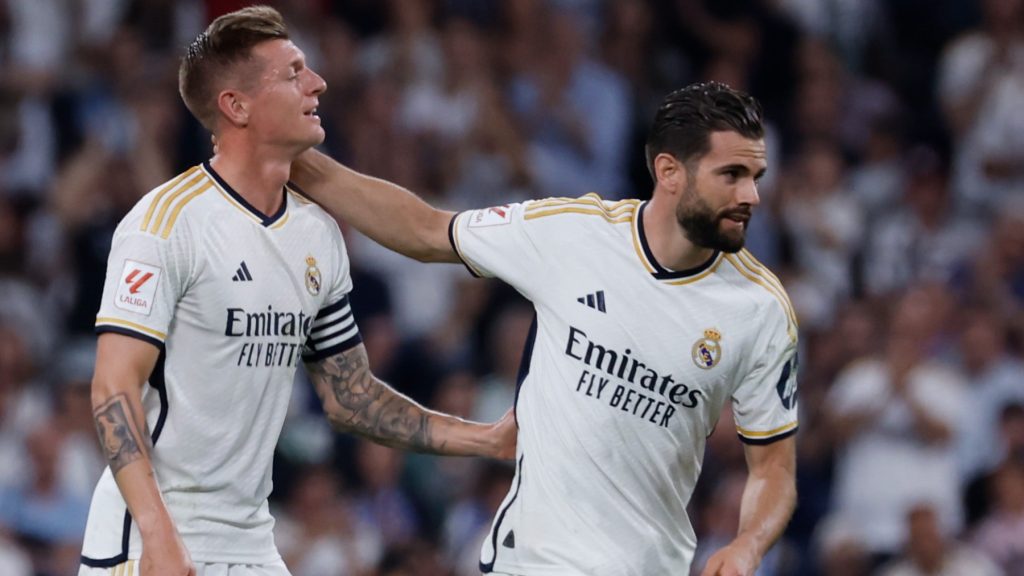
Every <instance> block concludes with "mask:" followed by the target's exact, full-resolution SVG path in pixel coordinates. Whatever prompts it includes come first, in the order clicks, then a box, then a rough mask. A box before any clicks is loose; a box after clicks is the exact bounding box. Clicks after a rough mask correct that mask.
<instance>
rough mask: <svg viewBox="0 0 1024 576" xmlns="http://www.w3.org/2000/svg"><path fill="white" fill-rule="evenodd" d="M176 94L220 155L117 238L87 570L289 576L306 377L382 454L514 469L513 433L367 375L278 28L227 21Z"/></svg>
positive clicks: (265, 19)
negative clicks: (292, 401) (445, 410)
mask: <svg viewBox="0 0 1024 576" xmlns="http://www.w3.org/2000/svg"><path fill="white" fill-rule="evenodd" d="M179 82H180V90H181V95H182V98H183V99H184V101H185V103H186V105H187V106H188V108H189V110H190V111H191V112H192V113H193V114H194V115H195V116H196V117H197V118H198V119H199V121H200V122H202V123H203V125H204V126H205V127H206V128H208V129H209V130H210V131H211V132H213V134H215V135H216V137H217V140H218V151H217V153H216V155H215V156H214V157H213V158H212V159H211V160H210V161H208V162H204V163H203V164H202V165H200V166H196V167H194V168H192V169H190V170H188V171H186V172H185V173H183V174H181V175H180V176H178V177H177V178H174V179H173V180H171V181H170V182H167V183H166V184H164V185H162V186H160V187H158V188H157V189H155V190H153V191H152V192H150V193H149V194H147V195H146V196H145V197H144V198H142V200H140V201H139V203H138V204H137V205H136V206H135V207H134V208H133V209H132V210H131V212H130V213H129V214H128V215H127V216H126V217H125V218H124V220H123V221H122V222H121V223H120V225H119V227H118V229H117V231H116V233H115V235H114V240H113V245H112V248H111V251H110V257H109V261H108V266H107V279H106V285H105V288H104V293H103V301H102V304H101V306H100V311H99V314H98V317H97V319H96V327H97V331H98V332H99V333H100V336H99V344H98V351H97V361H96V373H95V375H94V378H93V388H92V398H93V406H94V417H95V420H96V425H97V430H98V432H99V434H100V438H101V444H102V446H103V448H104V452H105V453H106V456H107V458H108V460H109V464H110V466H109V468H108V469H107V470H106V471H105V472H104V474H103V476H102V478H101V479H100V481H99V484H98V485H97V487H96V491H95V493H94V495H93V501H92V506H91V509H90V512H89V521H88V526H87V528H86V533H85V543H84V547H83V552H82V559H81V562H82V567H81V569H80V572H79V573H80V574H81V575H89V576H92V575H100V574H103V575H107V576H110V575H113V576H128V575H132V576H134V575H136V574H141V575H142V576H157V575H160V576H164V575H168V576H185V575H195V574H199V575H200V576H201V575H203V574H208V575H214V574H216V575H222V574H227V575H231V576H256V575H260V576H287V574H288V570H287V568H286V567H285V565H284V563H283V562H282V561H281V557H280V555H279V554H278V552H277V550H276V548H275V546H274V539H273V534H272V531H271V529H272V527H273V523H274V521H273V518H271V516H270V513H269V511H268V508H267V496H268V495H269V494H270V491H271V487H272V481H271V461H272V458H273V453H274V447H275V445H276V443H277V439H278V436H279V434H280V432H281V427H282V425H283V422H284V418H285V412H286V410H287V407H288V400H289V397H290V395H291V388H292V381H293V378H294V375H295V371H296V369H297V367H298V366H299V364H300V363H304V364H305V366H306V368H307V370H308V372H309V375H310V378H311V380H312V381H313V383H314V385H315V387H316V390H317V392H318V394H319V396H320V398H321V400H322V401H323V406H324V410H325V411H326V413H327V416H328V418H329V420H330V421H331V423H332V424H333V425H334V426H335V428H337V429H338V430H342V431H347V432H353V433H357V434H360V435H363V436H366V437H369V438H370V439H373V440H375V441H378V442H381V443H383V444H388V445H391V446H396V447H401V448H408V449H413V450H417V451H423V452H433V453H444V454H454V455H485V456H494V457H509V458H510V457H511V456H512V452H514V448H513V447H512V446H513V443H514V440H515V424H514V422H513V420H512V417H511V415H509V416H507V417H506V419H505V420H503V421H502V422H500V423H499V424H497V425H482V424H475V423H471V422H465V421H462V420H459V419H457V418H453V417H450V416H447V415H443V414H439V413H435V412H431V411H429V410H426V409H424V408H423V407H421V406H419V405H417V404H415V403H414V402H412V401H411V400H409V399H408V398H406V397H404V396H402V395H400V394H398V393H396V392H395V391H394V390H392V389H391V388H390V387H388V386H387V385H386V384H384V383H383V382H381V381H379V380H377V379H376V378H375V377H374V376H373V375H372V374H371V373H370V371H369V368H368V365H367V357H366V350H365V348H364V347H363V345H362V340H361V338H360V336H359V330H358V327H357V326H356V323H355V320H354V319H353V317H352V312H351V309H350V306H349V300H348V293H349V291H350V290H351V288H352V282H351V278H350V277H349V263H348V259H347V256H346V253H345V246H344V243H343V241H342V237H341V233H340V230H339V229H338V226H337V223H336V222H335V221H334V220H333V219H331V217H330V216H328V215H327V214H326V213H325V212H324V211H323V210H322V209H321V208H319V207H318V206H316V205H314V204H311V203H309V202H308V201H305V200H303V199H301V198H299V197H298V196H297V195H296V194H295V193H294V192H293V191H292V190H291V189H290V188H289V187H288V185H287V180H288V174H289V171H290V167H291V162H292V160H293V159H294V158H295V157H296V156H298V155H299V154H300V153H301V152H302V151H303V150H306V149H308V148H309V147H310V146H313V145H315V144H318V143H320V142H321V141H322V140H323V138H324V132H323V129H322V128H321V127H320V119H319V118H318V117H317V115H316V111H317V110H316V108H317V98H318V96H319V95H320V94H321V93H322V92H323V91H324V89H325V85H324V81H323V79H322V78H321V77H320V76H318V75H317V74H316V73H315V72H313V71H312V70H310V69H309V68H308V67H306V66H305V61H304V58H303V54H302V52H301V51H300V50H299V49H298V48H297V47H296V46H295V45H294V44H293V43H292V42H291V41H289V40H288V33H287V29H286V28H285V25H284V22H283V21H282V20H281V16H280V14H278V13H277V12H276V11H274V10H272V9H270V8H267V7H251V8H246V9H243V10H240V11H238V12H234V13H231V14H228V15H225V16H222V17H220V18H218V19H217V20H215V21H214V22H213V23H212V24H211V25H210V27H209V28H208V29H207V30H206V32H205V33H203V34H201V35H200V36H199V37H198V38H197V39H196V40H195V41H194V42H193V43H192V45H191V46H190V47H189V49H188V53H187V55H186V56H185V57H184V59H183V61H182V64H181V68H180V73H179Z"/></svg>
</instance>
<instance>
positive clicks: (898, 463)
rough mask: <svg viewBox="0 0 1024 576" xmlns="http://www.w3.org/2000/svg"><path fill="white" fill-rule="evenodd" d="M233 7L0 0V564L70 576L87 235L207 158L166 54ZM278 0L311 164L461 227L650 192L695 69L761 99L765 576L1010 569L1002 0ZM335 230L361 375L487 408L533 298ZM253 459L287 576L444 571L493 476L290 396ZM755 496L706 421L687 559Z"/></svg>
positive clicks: (483, 521)
mask: <svg viewBox="0 0 1024 576" xmlns="http://www.w3.org/2000/svg"><path fill="white" fill-rule="evenodd" d="M242 4H243V3H242V2H238V1H236V0H207V1H205V2H203V1H201V0H180V1H174V0H0V574H3V575H4V576H21V575H22V574H39V575H52V576H58V575H66V574H74V573H75V571H76V569H77V557H78V552H79V546H80V537H81V532H82V528H83V526H84V522H85V516H86V513H87V509H88V502H89V496H90V494H91V491H92V488H93V485H94V482H95V479H96V478H97V477H98V474H99V473H100V471H101V469H102V466H103V463H102V457H101V455H100V453H99V451H98V447H97V442H96V440H95V433H94V431H93V427H92V424H91V417H90V409H89V393H88V381H89V378H90V375H91V368H92V366H91V363H92V354H93V349H92V347H93V345H94V344H93V341H94V338H93V336H92V335H91V334H92V332H91V326H92V321H93V317H94V314H95V310H96V309H97V302H98V298H99V294H100V290H101V284H102V279H103V270H104V267H105V259H106V254H107V251H108V249H109V241H110V236H111V234H112V232H113V229H114V226H115V224H116V223H117V221H118V220H119V219H120V217H121V216H122V215H123V214H124V213H125V212H126V211H127V209H128V208H129V207H130V206H131V205H132V204H133V203H134V202H135V201H136V199H137V198H138V197H139V196H140V195H141V194H142V193H144V192H145V191H147V190H149V189H150V188H151V187H153V186H155V185H157V184H159V183H160V182H162V181H164V180H166V179H168V178H169V177H171V176H172V175H174V174H175V173H177V172H179V171H181V170H183V169H185V168H186V167H188V166H190V165H193V164H195V163H197V162H199V161H201V160H203V159H204V158H206V157H207V156H208V155H209V154H210V151H209V142H208V136H207V135H206V134H204V133H203V132H202V130H201V129H200V128H199V127H198V125H197V124H196V123H195V122H194V121H192V120H191V119H190V118H189V117H188V115H187V112H186V110H185V108H184V106H183V105H182V104H181V103H180V100H179V97H178V94H177V89H176V69H177V57H178V55H179V54H180V53H181V51H182V47H183V46H184V45H185V44H186V43H187V42H188V41H189V40H190V39H191V38H193V37H194V35H195V34H197V33H198V32H199V31H200V30H201V29H202V27H203V26H204V25H205V23H206V22H208V21H209V20H210V19H211V18H212V17H214V16H216V15H218V14H221V13H224V12H226V11H229V10H232V9H235V8H237V7H240V6H241V5H242ZM271 4H273V5H275V6H276V7H278V8H279V9H280V10H281V11H282V12H283V13H284V14H285V17H286V20H287V21H288V23H289V25H290V27H291V31H292V35H293V38H294V40H295V42H296V43H297V44H298V45H299V46H300V47H301V48H302V49H303V50H304V51H305V53H306V56H307V59H308V62H309V64H310V65H311V66H312V67H313V68H314V69H315V70H317V71H318V72H319V73H320V74H321V75H323V76H324V78H325V79H326V80H327V83H328V86H329V89H328V91H327V93H326V94H325V95H324V96H323V97H321V106H320V114H321V116H322V117H323V121H324V126H325V128H326V129H327V134H328V136H327V141H326V143H325V144H324V148H325V149H326V150H328V151H329V152H330V153H331V154H332V155H333V156H334V157H336V158H338V159H340V160H341V161H343V162H345V163H347V164H348V165H350V166H353V167H354V168H356V169H358V170H361V171H365V172H368V173H370V174H373V175H375V176H380V177H383V178H387V179H390V180H393V181H396V182H398V183H401V184H403V185H405V186H407V187H409V188H411V189H413V190H416V191H418V192H419V193H421V194H422V195H424V196H425V197H426V198H427V199H428V200H429V201H430V202H432V203H434V204H436V205H439V206H443V207H446V208H451V209H464V208H470V207H482V206H487V205H490V204H495V203H498V204H500V203H506V202H511V201H517V200H522V199H527V198H534V197H543V196H549V195H558V196H576V195H580V194H583V193H585V192H589V191H597V192H599V193H600V194H602V195H604V196H605V197H606V198H618V197H628V196H636V197H646V196H649V194H650V190H651V187H652V186H651V182H650V180H649V177H648V176H647V173H646V170H645V168H644V165H643V161H642V142H643V138H644V135H645V130H646V129H647V126H648V125H649V123H650V120H651V118H652V117H653V111H654V109H655V107H656V105H657V103H658V102H659V100H660V99H661V97H662V96H663V95H664V94H666V93H667V92H668V91H670V90H671V89H673V88H676V87H680V86H683V85H685V84H687V83H690V82H694V81H698V80H705V79H717V80H722V81H725V82H727V83H729V84H731V85H732V86H735V87H738V88H742V89H746V90H749V91H751V92H752V93H753V94H754V95H756V96H757V97H758V98H760V99H761V101H762V102H763V103H764V106H765V110H766V115H767V120H768V124H769V133H768V143H769V155H770V164H771V169H770V171H769V175H768V176H767V178H766V180H765V181H764V183H763V186H762V187H761V194H762V205H761V207H760V209H759V210H758V211H757V213H756V215H755V218H754V221H753V222H752V224H751V228H750V233H749V242H748V246H749V247H750V249H751V250H752V251H753V252H754V253H755V254H756V255H757V256H758V258H759V259H760V260H761V261H763V262H764V263H766V264H767V265H769V266H770V267H772V268H773V269H774V270H775V271H776V272H777V273H778V275H779V276H780V277H781V278H782V280H783V282H784V283H785V285H786V286H787V288H788V290H789V294H790V296H791V297H792V300H793V303H794V305H795V307H796V309H797V311H798V314H799V317H800V321H801V342H802V349H801V373H800V408H801V432H800V434H799V437H798V446H799V473H798V484H799V491H800V499H799V508H798V509H797V511H796V515H795V516H794V518H793V521H792V522H791V524H790V526H789V529H788V530H787V532H786V534H785V536H784V538H783V540H782V542H781V543H780V545H779V546H777V547H776V549H775V550H774V551H773V552H772V553H771V554H770V555H769V557H768V558H767V560H766V562H765V565H764V567H763V569H762V571H761V572H760V574H763V575H788V574H797V575H812V574H826V575H851V576H852V575H863V574H870V573H881V572H877V571H876V570H875V567H877V566H879V565H880V564H882V563H883V562H885V561H886V560H887V559H891V558H893V557H897V558H898V557H900V556H909V557H913V558H914V559H916V560H915V561H916V562H918V563H919V564H922V565H923V564H927V563H928V561H930V560H934V559H936V558H943V557H945V559H946V561H947V562H955V563H957V564H956V565H955V566H956V568H954V569H952V570H953V571H951V572H946V573H947V574H965V575H968V574H970V575H983V574H988V573H994V574H998V573H1006V574H1016V575H1020V574H1024V408H1022V404H1024V367H1022V364H1021V354H1022V348H1024V314H1022V307H1021V305H1022V298H1024V194H1022V192H1024V6H1022V4H1024V2H1022V0H704V1H701V0H650V1H643V0H558V1H554V0H552V1H545V0H387V1H383V0H381V1H378V0H335V1H333V2H332V1H330V0H319V1H303V0H288V1H278V2H271ZM343 226H344V224H343ZM346 234H347V238H348V244H349V253H350V255H351V258H352V271H353V276H354V281H355V291H354V295H353V302H354V304H353V306H354V307H355V308H356V317H357V319H358V321H359V325H360V327H361V330H362V333H363V336H364V338H365V341H366V346H367V348H368V350H369V354H370V358H371V361H372V363H373V369H374V372H375V373H377V374H378V375H380V376H382V377H384V378H385V379H387V380H388V381H389V382H391V383H393V384H394V385H395V386H396V387H397V388H399V389H400V390H402V391H404V392H406V393H408V394H410V395H412V396H413V397H414V398H416V399H418V400H420V401H422V402H424V403H426V404H427V405H429V406H432V407H435V408H437V409H440V410H445V411H448V412H452V413H456V414H460V415H464V416H467V417H472V418H478V419H482V420H491V419H494V418H497V417H498V416H500V415H501V413H502V412H503V411H504V409H505V408H506V407H507V406H509V405H510V404H511V401H512V398H513V395H514V385H515V374H516V369H517V366H518V362H519V356H520V352H521V349H522V343H523V340H524V338H525V334H526V332H527V329H528V326H529V323H530V317H531V313H532V312H531V309H530V308H529V306H528V305H527V304H526V303H525V302H524V301H522V300H521V299H520V298H519V297H518V295H516V294H515V293H514V292H513V291H511V290H510V289H508V288H507V287H505V286H503V285H501V284H500V283H498V282H496V281H476V280H471V279H470V278H469V276H468V275H467V274H466V273H465V271H464V270H462V269H461V268H460V267H457V266H439V265H434V266H426V265H420V264H416V263H412V262H411V261H408V260H406V259H404V258H402V257H400V256H396V255H394V254H391V253H388V252H387V251H386V250H384V249H382V248H380V247H377V246H375V245H373V244H372V243H371V242H369V241H367V240H366V239H363V238H360V237H358V235H356V234H353V233H349V231H346ZM681 345H683V344H681ZM275 475H276V490H275V493H274V496H273V505H274V508H275V510H276V515H277V518H278V530H277V539H278V544H279V546H280V548H281V551H282V553H283V554H284V556H285V558H286V559H287V560H288V562H289V564H290V566H291V568H292V570H293V573H294V574H295V575H296V576H320V575H324V576H327V575H333V574H352V575H360V576H363V575H366V576H369V575H378V574H379V575H392V576H397V575H430V576H441V575H459V576H461V575H464V574H476V573H477V572H476V554H477V550H478V543H479V541H480V538H481V537H482V535H483V533H484V532H485V531H486V529H487V524H488V522H489V520H490V518H491V512H492V511H493V510H494V509H495V508H496V506H497V504H498V502H499V501H500V499H501V498H502V496H503V495H504V492H505V489H506V487H507V485H508V483H509V479H510V477H511V470H510V469H509V468H508V467H505V466H503V465H499V464H495V463H488V462H483V461H471V460H458V459H440V458H433V457H424V456H418V455H406V454H401V453H398V452H394V451H391V450H388V449H384V448H380V447H376V446H373V445H369V444H366V443H363V442H359V441H356V440H354V439H352V438H349V437H343V436H337V435H333V434H332V433H331V432H330V430H329V429H328V428H327V425H326V423H325V420H324V419H323V417H322V415H321V413H320V409H319V407H318V406H317V403H316V401H315V399H314V398H313V395H312V393H311V391H310V389H309V386H308V384H307V383H305V382H300V385H299V386H296V391H295V398H294V400H293V402H292V406H291V414H290V417H289V420H288V423H287V426H286V428H285V431H284V434H283V436H282V439H281V442H280V446H279V449H278V457H277V463H276V469H275ZM744 478H745V468H744V464H743V453H742V448H741V444H740V443H739V442H738V440H737V439H736V437H735V434H734V432H733V428H732V426H731V422H730V416H729V415H728V413H726V414H725V415H723V418H722V421H721V422H720V423H719V425H718V428H717V429H716V431H715V433H714V434H713V435H712V437H711V438H710V440H709V449H708V453H707V457H706V461H705V467H704V473H703V476H702V478H701V482H700V485H699V488H698V491H697V494H696V495H695V497H694V498H693V503H692V513H691V517H692V519H693V521H694V523H695V525H696V528H697V532H698V535H699V537H700V539H701V550H700V552H699V555H698V556H699V558H704V557H706V555H707V550H708V549H709V548H713V547H717V546H720V545H722V544H723V543H725V542H727V541H728V539H729V538H730V537H731V535H732V534H734V533H735V530H736V516H737V513H738V506H739V500H740V495H741V492H742V486H743V482H744ZM981 555H984V556H987V557H988V558H989V559H990V560H991V561H992V562H994V563H998V564H999V565H1001V566H1002V570H1003V572H999V571H992V572H988V571H986V570H988V568H986V566H989V567H990V568H991V565H990V564H986V562H985V561H984V560H983V559H979V556H981ZM698 564H699V562H698ZM950 565H952V564H950ZM912 573H913V572H900V574H912Z"/></svg>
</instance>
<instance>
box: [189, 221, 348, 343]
mask: <svg viewBox="0 0 1024 576" xmlns="http://www.w3.org/2000/svg"><path fill="white" fill-rule="evenodd" d="M201 246H202V249H201V250H200V251H199V252H198V253H197V258H196V268H195V270H193V271H192V274H191V285H190V286H189V289H188V290H187V291H186V295H185V299H183V302H182V304H186V302H185V300H190V301H191V303H192V304H193V305H194V306H195V308H196V310H197V311H200V312H201V313H202V314H203V315H204V316H213V317H215V318H208V319H209V320H214V319H217V320H222V321H223V323H226V326H227V328H224V326H221V328H224V329H225V330H229V331H230V329H231V327H230V324H231V322H232V318H235V319H239V318H256V317H260V316H265V317H266V318H267V320H268V322H271V323H278V324H279V323H280V322H283V321H289V322H290V321H294V322H307V321H310V320H307V319H308V318H311V317H314V316H316V313H317V311H318V310H319V309H320V308H321V307H322V305H323V303H324V301H325V299H326V296H327V278H330V277H331V274H332V273H333V272H334V271H333V270H331V266H332V265H333V262H335V261H336V258H335V257H334V255H333V254H331V253H329V250H328V248H327V246H326V245H325V244H324V243H322V242H316V241H306V242H303V241H302V239H301V238H295V237H288V236H284V235H282V234H273V233H268V232H267V231H264V230H259V229H255V230H245V229H243V231H242V232H235V233H234V234H230V233H226V232H225V231H220V230H211V231H209V233H208V234H207V235H206V237H205V238H204V242H203V243H202V244H201ZM288 319H291V320H288Z"/></svg>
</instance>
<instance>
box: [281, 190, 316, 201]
mask: <svg viewBox="0 0 1024 576" xmlns="http://www.w3.org/2000/svg"><path fill="white" fill-rule="evenodd" d="M284 189H285V190H287V191H288V193H289V194H291V195H292V198H295V201H296V202H298V203H299V204H314V202H313V201H312V200H310V199H309V198H306V197H305V196H303V195H302V194H299V193H298V192H297V191H295V189H293V188H291V187H289V186H285V187H284Z"/></svg>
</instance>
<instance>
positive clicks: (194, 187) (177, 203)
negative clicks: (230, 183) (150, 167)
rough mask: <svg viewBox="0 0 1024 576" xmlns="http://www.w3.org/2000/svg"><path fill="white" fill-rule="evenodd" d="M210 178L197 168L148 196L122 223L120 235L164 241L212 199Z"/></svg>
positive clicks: (139, 202)
mask: <svg viewBox="0 0 1024 576" xmlns="http://www.w3.org/2000/svg"><path fill="white" fill-rule="evenodd" d="M215 186H216V183H215V182H214V180H213V178H211V177H210V175H209V174H208V173H207V172H206V171H205V170H203V167H202V166H201V165H196V166H193V167H191V168H189V169H188V170H185V171H184V172H182V173H180V174H178V175H177V176H175V177H174V178H171V179H170V180H168V181H166V182H164V183H162V184H160V185H159V186H157V187H155V188H153V189H152V190H150V191H149V192H147V193H146V194H145V195H143V197H142V198H141V199H139V201H138V202H137V203H136V204H135V206H134V207H133V208H132V209H131V210H130V211H129V212H128V214H127V215H126V216H125V217H124V219H123V220H122V221H121V224H120V226H119V227H118V233H119V234H130V233H139V234H145V235H151V236H154V237H156V238H160V239H163V240H166V239H168V238H170V237H171V235H172V234H174V231H175V230H176V229H181V228H182V227H183V226H182V223H183V222H186V221H188V220H189V219H190V218H193V217H194V214H196V212H197V211H196V210H195V208H196V207H197V206H200V205H203V204H206V203H208V202H209V201H210V199H211V198H212V195H211V194H208V192H209V191H210V190H211V189H213V188H214V187H215Z"/></svg>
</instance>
